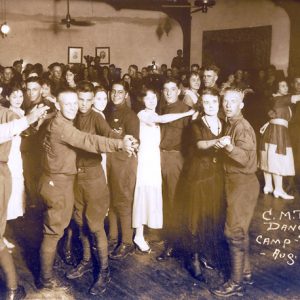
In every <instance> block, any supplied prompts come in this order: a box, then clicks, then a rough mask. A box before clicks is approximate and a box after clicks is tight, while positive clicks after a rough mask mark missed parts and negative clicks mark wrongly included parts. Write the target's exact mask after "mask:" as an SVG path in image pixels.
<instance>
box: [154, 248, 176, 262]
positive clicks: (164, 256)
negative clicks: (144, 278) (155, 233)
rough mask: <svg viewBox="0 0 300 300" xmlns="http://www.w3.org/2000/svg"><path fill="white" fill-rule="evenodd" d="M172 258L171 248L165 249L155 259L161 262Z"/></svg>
mask: <svg viewBox="0 0 300 300" xmlns="http://www.w3.org/2000/svg"><path fill="white" fill-rule="evenodd" d="M173 256H174V249H173V248H172V247H167V248H166V249H165V250H164V251H163V252H162V253H161V254H160V255H159V256H157V257H156V260H157V261H159V262H162V261H166V260H168V259H169V258H171V257H173Z"/></svg>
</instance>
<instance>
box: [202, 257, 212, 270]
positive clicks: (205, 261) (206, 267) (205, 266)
mask: <svg viewBox="0 0 300 300" xmlns="http://www.w3.org/2000/svg"><path fill="white" fill-rule="evenodd" d="M200 263H201V265H202V266H203V268H205V269H207V270H214V269H215V267H214V266H212V265H211V264H210V263H209V262H208V261H207V259H206V258H205V257H203V256H200Z"/></svg>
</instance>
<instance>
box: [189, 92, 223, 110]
mask: <svg viewBox="0 0 300 300" xmlns="http://www.w3.org/2000/svg"><path fill="white" fill-rule="evenodd" d="M204 95H211V96H215V97H217V98H218V102H219V105H220V95H219V92H218V90H217V89H215V88H205V89H203V90H202V91H201V94H200V97H199V101H198V102H197V103H196V104H195V109H196V110H198V111H199V112H200V113H203V102H202V98H203V96H204Z"/></svg>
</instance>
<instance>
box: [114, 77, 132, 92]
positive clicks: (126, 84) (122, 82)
mask: <svg viewBox="0 0 300 300" xmlns="http://www.w3.org/2000/svg"><path fill="white" fill-rule="evenodd" d="M115 84H119V85H122V86H123V88H124V90H125V92H126V93H128V92H129V84H128V82H127V81H125V80H123V79H119V80H116V81H114V82H113V83H112V87H113V86H114V85H115Z"/></svg>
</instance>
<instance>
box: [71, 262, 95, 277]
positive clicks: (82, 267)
mask: <svg viewBox="0 0 300 300" xmlns="http://www.w3.org/2000/svg"><path fill="white" fill-rule="evenodd" d="M92 271H93V263H92V261H91V260H89V261H85V260H82V261H81V262H80V263H79V264H78V266H77V267H76V268H74V269H72V270H71V271H70V272H68V273H67V274H66V277H67V278H68V279H75V278H80V277H82V276H83V275H84V274H85V273H88V272H92Z"/></svg>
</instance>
